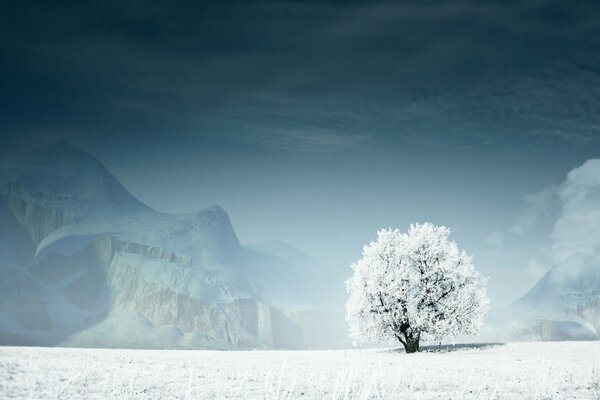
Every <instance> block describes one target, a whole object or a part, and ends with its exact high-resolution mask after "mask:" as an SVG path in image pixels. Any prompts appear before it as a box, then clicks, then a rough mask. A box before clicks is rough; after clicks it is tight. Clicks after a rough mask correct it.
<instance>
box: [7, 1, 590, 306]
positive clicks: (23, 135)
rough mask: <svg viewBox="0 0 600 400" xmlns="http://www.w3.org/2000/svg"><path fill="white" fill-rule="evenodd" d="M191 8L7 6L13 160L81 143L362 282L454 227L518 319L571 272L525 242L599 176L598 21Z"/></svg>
mask: <svg viewBox="0 0 600 400" xmlns="http://www.w3.org/2000/svg"><path fill="white" fill-rule="evenodd" d="M174 3H175V2H158V1H147V2H146V1H130V2H101V1H92V2H78V1H73V2H53V1H43V2H30V1H19V2H2V4H1V5H0V76H1V78H0V93H2V96H1V97H0V132H1V135H2V138H1V139H0V147H1V150H0V156H2V157H3V158H4V159H6V157H7V156H8V155H10V154H12V153H15V152H16V151H18V150H19V149H22V148H26V147H30V146H33V145H36V144H39V143H43V142H45V141H48V140H52V139H54V138H66V139H68V140H69V141H71V142H72V143H74V144H76V145H78V146H79V147H81V148H83V149H85V150H87V151H89V152H91V153H93V154H94V155H96V156H97V157H98V158H99V159H100V160H101V161H102V162H104V163H105V164H106V165H107V167H108V168H109V169H111V171H113V172H114V173H115V175H116V176H117V177H118V178H119V179H120V180H121V181H122V182H123V183H124V185H125V186H126V187H127V188H128V189H129V190H131V191H132V193H133V194H135V195H136V196H138V197H139V198H140V199H142V200H143V201H145V202H146V203H148V204H149V205H151V206H153V207H155V208H157V209H158V210H161V211H167V212H188V211H193V210H197V209H199V208H201V207H203V206H205V205H207V204H211V203H217V204H219V205H221V206H223V207H224V208H225V209H226V210H227V211H228V212H229V213H230V216H231V218H232V221H233V223H234V226H235V227H236V230H237V232H238V234H239V236H240V240H241V241H242V242H254V241H262V240H266V239H274V238H277V239H281V240H285V241H288V242H290V243H292V244H294V245H296V246H298V247H300V248H301V249H303V250H305V251H306V252H308V253H311V254H313V255H315V256H317V257H319V258H321V259H323V260H325V261H328V262H329V263H331V264H332V265H335V266H340V268H344V267H346V266H347V265H348V264H349V263H350V262H351V261H352V260H353V259H356V258H357V257H358V256H359V254H360V249H361V246H362V244H363V243H365V242H366V241H368V240H369V239H371V238H373V237H374V236H375V231H376V230H377V229H378V228H380V227H388V226H392V227H398V228H401V229H406V228H407V226H408V224H409V223H411V222H417V221H431V222H433V223H437V224H446V225H448V226H450V227H452V228H453V229H454V230H455V238H456V239H457V240H458V241H459V244H461V245H463V247H465V248H466V250H467V251H468V252H470V253H473V254H474V255H475V261H476V264H477V265H478V266H479V267H480V269H481V270H482V271H483V272H484V273H485V274H486V275H489V276H490V277H491V280H490V293H491V295H492V299H493V300H495V301H496V302H497V303H499V304H500V303H506V302H508V301H511V300H513V299H515V298H516V297H517V296H518V295H520V294H522V292H524V291H525V290H526V289H527V288H528V287H529V286H530V285H531V284H532V283H533V282H534V281H535V279H536V276H535V274H529V275H527V274H525V273H523V271H525V270H527V268H528V265H529V266H531V265H530V264H531V260H532V259H535V260H538V261H537V262H539V263H541V265H540V267H539V268H538V269H539V270H543V269H544V268H547V267H548V266H549V265H550V264H549V263H550V262H551V261H550V260H551V257H547V258H546V259H544V258H543V256H536V255H535V254H540V253H544V251H543V249H544V247H545V246H546V247H547V246H548V243H547V242H546V241H549V240H551V239H550V236H551V230H552V223H553V222H552V221H553V219H552V217H548V220H547V221H545V222H544V223H541V224H540V227H539V229H538V230H537V231H536V232H537V233H535V234H532V235H530V236H528V237H524V236H523V235H521V236H519V237H515V238H512V239H511V236H510V235H508V234H505V233H503V232H508V231H510V230H511V227H513V225H514V221H516V220H518V219H519V218H522V215H523V212H524V211H523V210H527V209H528V207H530V205H531V204H530V203H531V201H530V199H531V196H530V197H526V196H527V195H531V194H535V193H538V192H541V191H544V190H547V188H549V187H552V185H560V184H561V182H563V181H564V180H565V176H566V174H567V172H568V171H570V170H571V169H572V168H574V167H576V166H578V165H581V164H582V163H583V162H585V161H586V160H587V159H590V158H593V157H595V156H597V155H598V151H599V150H600V125H599V121H598V116H599V115H600V67H599V66H600V39H599V38H600V6H598V4H597V2H595V1H576V2H564V1H529V0H526V1H487V2H482V1H462V2H433V1H408V2H372V1H368V2H367V1H365V2H360V1H353V2H342V1H340V2H336V1H326V2H318V1H307V2H299V1H283V2H262V1H247V2H242V1H221V2H193V1H189V2H186V1H182V2H176V4H174ZM3 168H8V167H7V165H4V166H3ZM525 212H526V211H525ZM536 229H537V228H536ZM536 257H537V258H536ZM540 257H541V258H540ZM540 260H541V261H540ZM544 260H546V261H544ZM348 271H349V270H348ZM517 275H519V276H521V278H519V279H517V281H518V282H515V276H517ZM538 275H539V271H538Z"/></svg>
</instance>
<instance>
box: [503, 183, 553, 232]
mask: <svg viewBox="0 0 600 400" xmlns="http://www.w3.org/2000/svg"><path fill="white" fill-rule="evenodd" d="M523 200H524V201H525V203H526V207H525V209H524V210H523V211H522V212H521V213H520V214H519V215H518V216H517V218H516V220H515V222H514V223H513V224H512V226H511V227H510V228H509V229H508V232H509V233H511V234H515V235H518V236H523V235H525V234H527V233H530V232H532V231H534V230H536V229H538V228H540V225H541V224H542V223H543V221H544V220H545V219H547V218H548V217H550V216H552V215H553V214H554V213H555V212H556V209H557V207H558V187H557V186H555V185H552V186H550V187H547V188H545V189H544V190H542V191H540V192H538V193H535V194H529V195H526V196H525V197H524V198H523Z"/></svg>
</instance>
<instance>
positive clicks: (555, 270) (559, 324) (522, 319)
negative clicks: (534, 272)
mask: <svg viewBox="0 0 600 400" xmlns="http://www.w3.org/2000/svg"><path fill="white" fill-rule="evenodd" d="M516 279H518V277H516ZM488 324H489V325H488V326H486V327H485V328H484V333H483V336H484V337H486V338H492V339H495V340H501V341H507V340H597V339H599V338H600V260H599V259H598V258H597V257H595V256H593V255H586V254H582V253H576V254H574V255H572V256H571V257H569V258H567V259H565V260H564V261H562V262H560V263H558V264H556V265H555V266H554V267H552V268H551V269H550V270H549V271H548V272H547V273H546V274H545V275H544V276H543V277H542V278H541V279H540V280H539V281H538V282H537V283H536V284H535V286H534V287H533V288H532V289H531V290H529V291H528V292H527V293H526V294H525V295H524V296H523V297H521V298H520V299H519V300H517V301H516V302H514V303H513V304H511V305H510V306H508V307H502V308H496V309H493V310H492V311H491V312H490V315H489V318H488Z"/></svg>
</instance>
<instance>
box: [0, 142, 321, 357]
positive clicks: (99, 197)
mask: <svg viewBox="0 0 600 400" xmlns="http://www.w3.org/2000/svg"><path fill="white" fill-rule="evenodd" d="M18 169H19V170H20V174H17V175H16V176H15V177H14V179H12V180H10V181H8V182H5V183H4V184H2V185H1V186H0V222H3V223H2V225H0V239H2V241H1V244H2V245H1V246H0V274H2V276H3V278H4V279H3V280H2V282H3V283H4V284H6V285H12V289H11V290H8V288H5V289H6V290H3V291H2V292H0V342H1V343H4V344H18V343H22V342H33V343H37V344H44V345H56V344H60V345H76V346H103V347H115V346H131V347H159V348H160V347H186V348H187V347H190V348H199V347H211V348H234V347H243V348H245V347H303V346H306V345H307V344H309V343H308V342H307V339H306V334H305V330H304V329H303V328H302V326H300V325H302V324H305V323H306V321H305V320H306V318H305V317H304V316H303V318H302V321H301V322H298V321H295V320H294V318H293V314H294V313H296V312H298V311H301V310H305V309H306V310H309V309H310V310H312V309H315V308H318V307H320V306H322V305H323V297H322V296H321V297H320V295H317V293H321V292H323V293H326V292H327V282H326V281H325V280H324V279H323V276H324V275H323V273H322V271H319V270H318V265H317V264H316V263H308V262H307V259H305V260H298V261H297V262H295V263H293V262H291V261H289V260H286V259H284V258H282V257H278V256H277V255H273V254H267V253H264V252H260V251H257V250H253V249H246V248H244V247H242V246H241V245H240V243H239V241H238V239H237V236H236V234H235V231H234V229H233V227H232V225H231V222H230V220H229V217H228V215H227V213H226V212H225V211H224V210H223V209H222V208H220V207H218V206H210V207H207V208H205V209H202V210H200V211H199V212H196V213H192V214H185V215H174V214H165V213H159V212H156V211H154V210H153V209H151V208H150V207H148V206H146V205H145V204H143V203H142V202H141V201H139V200H138V199H136V198H135V197H133V196H132V195H131V194H129V192H127V190H126V189H125V188H124V187H123V186H122V185H121V184H120V183H119V182H118V180H117V179H116V178H115V177H114V176H113V175H112V174H110V173H109V172H108V171H107V170H106V169H105V168H104V167H103V166H102V164H100V162H98V161H97V160H96V159H95V158H94V157H93V156H91V155H90V154H88V153H85V152H83V151H81V150H79V149H78V148H76V147H74V146H72V145H71V144H69V143H67V142H64V141H59V142H53V143H50V144H47V145H45V146H42V147H40V148H38V149H36V150H34V151H33V152H32V154H31V156H30V158H29V159H27V160H25V162H22V163H21V164H20V165H19V166H18ZM305 262H306V263H305ZM315 288H322V290H320V291H319V290H316V289H315ZM30 320H31V321H30ZM132 333H133V334H132ZM313 341H314V338H311V343H312V342H313Z"/></svg>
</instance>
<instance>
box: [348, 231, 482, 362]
mask: <svg viewBox="0 0 600 400" xmlns="http://www.w3.org/2000/svg"><path fill="white" fill-rule="evenodd" d="M377 235H378V237H377V240H375V241H373V242H371V243H370V244H368V245H366V246H365V247H364V248H363V254H362V258H361V259H360V260H359V261H357V262H356V263H354V264H353V265H352V269H353V270H354V274H353V276H352V277H351V278H350V279H349V280H348V281H347V282H346V285H347V290H348V293H349V299H348V302H347V304H346V317H347V319H348V321H349V323H350V334H351V336H352V338H353V339H354V340H357V341H360V340H370V341H382V340H388V339H396V340H399V341H400V342H402V344H403V345H404V347H405V349H406V351H407V352H414V351H418V350H419V341H420V339H429V340H436V341H439V340H441V339H442V338H444V337H449V336H456V335H460V334H462V335H473V334H476V333H477V332H478V330H479V327H480V326H481V324H482V318H483V316H484V314H485V312H486V311H487V309H488V305H489V300H488V298H487V295H486V291H485V287H484V285H485V279H484V278H483V277H482V276H481V274H479V273H478V272H477V271H475V268H474V266H473V262H472V258H471V257H470V256H468V255H467V254H466V253H465V252H464V251H460V250H459V249H458V246H457V245H456V243H455V242H454V241H450V240H449V239H448V236H449V235H450V229H448V228H446V227H444V226H434V225H432V224H430V223H425V224H415V225H411V227H410V230H409V231H408V233H406V234H404V233H402V232H400V231H398V230H397V229H395V230H391V229H383V230H380V231H379V232H378V233H377Z"/></svg>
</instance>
